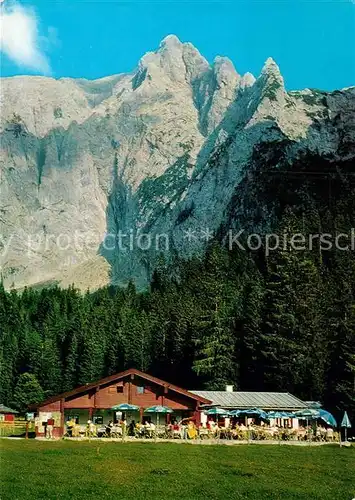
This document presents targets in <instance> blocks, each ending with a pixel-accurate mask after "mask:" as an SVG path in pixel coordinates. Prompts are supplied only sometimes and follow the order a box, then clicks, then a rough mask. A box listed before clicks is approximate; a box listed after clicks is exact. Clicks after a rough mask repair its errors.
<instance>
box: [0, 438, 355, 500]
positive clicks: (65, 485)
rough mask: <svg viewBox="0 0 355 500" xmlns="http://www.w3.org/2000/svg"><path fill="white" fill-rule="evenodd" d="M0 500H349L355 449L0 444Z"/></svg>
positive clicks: (353, 487) (352, 493)
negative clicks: (0, 484) (104, 499)
mask: <svg viewBox="0 0 355 500" xmlns="http://www.w3.org/2000/svg"><path fill="white" fill-rule="evenodd" d="M0 446H1V481H2V486H1V499H2V500H10V499H11V500H16V499H21V500H22V499H36V500H37V499H46V500H49V499H62V498H64V499H97V500H100V499H102V498H110V499H111V500H112V499H116V498H117V499H118V498H119V499H122V500H125V499H127V500H128V499H129V500H132V499H150V500H155V499H160V498H162V499H174V500H175V499H185V500H195V499H197V500H198V499H204V500H209V499H226V498H230V499H238V498H249V499H261V500H267V499H280V500H281V499H282V500H283V499H286V500H287V499H307V500H310V499H321V500H326V499H329V500H335V499H349V500H351V499H352V498H353V497H355V480H354V477H355V448H352V449H346V448H339V447H338V446H321V447H311V446H310V447H296V446H277V445H271V446H267V445H250V446H248V445H238V446H223V445H216V446H214V445H210V446H199V445H194V446H191V445H186V444H175V443H171V444H170V443H109V442H108V443H105V442H96V443H94V442H91V443H90V442H69V441H57V442H41V441H32V440H28V441H25V440H19V441H15V440H6V439H3V440H1V441H0Z"/></svg>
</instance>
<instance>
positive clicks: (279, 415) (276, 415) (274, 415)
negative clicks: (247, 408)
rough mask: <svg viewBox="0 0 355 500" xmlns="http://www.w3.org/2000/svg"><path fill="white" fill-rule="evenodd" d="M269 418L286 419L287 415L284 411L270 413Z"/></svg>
mask: <svg viewBox="0 0 355 500" xmlns="http://www.w3.org/2000/svg"><path fill="white" fill-rule="evenodd" d="M267 416H268V418H284V417H285V413H284V412H283V411H269V413H268V414H267Z"/></svg>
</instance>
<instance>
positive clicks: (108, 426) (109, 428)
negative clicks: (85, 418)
mask: <svg viewBox="0 0 355 500" xmlns="http://www.w3.org/2000/svg"><path fill="white" fill-rule="evenodd" d="M112 427H113V422H112V420H110V421H109V423H108V424H107V425H106V426H105V429H106V434H107V435H108V436H111V430H112Z"/></svg>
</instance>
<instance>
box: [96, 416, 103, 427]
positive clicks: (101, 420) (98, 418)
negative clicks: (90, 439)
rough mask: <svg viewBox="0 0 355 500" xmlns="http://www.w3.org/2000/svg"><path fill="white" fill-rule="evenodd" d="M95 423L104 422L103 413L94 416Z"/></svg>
mask: <svg viewBox="0 0 355 500" xmlns="http://www.w3.org/2000/svg"><path fill="white" fill-rule="evenodd" d="M93 422H94V424H98V425H102V424H103V423H104V417H103V416H102V415H95V416H94V417H93Z"/></svg>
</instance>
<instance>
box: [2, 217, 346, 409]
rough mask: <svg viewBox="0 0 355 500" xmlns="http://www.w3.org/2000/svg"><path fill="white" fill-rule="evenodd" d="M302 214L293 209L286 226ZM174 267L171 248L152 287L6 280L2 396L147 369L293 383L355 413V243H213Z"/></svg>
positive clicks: (23, 396)
mask: <svg viewBox="0 0 355 500" xmlns="http://www.w3.org/2000/svg"><path fill="white" fill-rule="evenodd" d="M313 217H316V216H315V215H313ZM310 219H312V214H310V215H309V217H308V218H307V220H310ZM340 223H341V221H340ZM300 224H304V221H303V222H301V219H300V218H299V217H297V216H295V215H294V214H292V213H290V212H289V213H288V212H287V211H286V212H285V214H284V216H283V219H282V221H281V224H280V232H284V231H291V230H292V231H297V230H300V229H302V228H300V227H299V226H300ZM173 269H174V272H173V273H172V272H171V264H169V266H168V265H167V264H166V263H165V261H164V259H163V257H162V258H161V262H160V264H159V265H158V266H157V268H156V270H155V272H154V274H153V277H152V281H151V285H150V288H149V290H147V291H137V290H136V289H135V286H134V285H133V283H130V284H129V285H128V286H127V287H125V288H114V287H107V288H103V289H100V290H98V291H96V292H93V293H89V292H87V293H86V294H82V293H80V292H79V291H78V290H76V289H75V287H74V286H72V287H70V288H68V289H60V288H58V287H51V288H44V289H38V290H36V289H31V288H27V289H25V290H22V291H21V292H17V291H15V290H10V291H5V290H4V288H3V287H2V286H1V287H0V329H1V351H0V359H1V389H0V391H1V392H0V401H1V402H2V403H3V404H8V405H13V406H15V407H17V408H19V409H24V408H25V407H26V405H28V404H29V403H33V402H38V401H40V400H42V399H44V398H45V397H48V396H50V395H54V394H57V393H60V392H62V391H67V390H69V389H71V388H73V387H75V386H77V385H79V384H85V383H87V382H90V381H94V380H97V379H100V378H101V377H104V376H106V375H110V374H113V373H115V372H119V371H121V370H124V369H127V368H129V367H136V368H138V369H140V370H143V371H147V372H149V373H151V374H153V375H156V376H158V377H161V378H163V379H165V380H167V381H170V382H171V383H176V384H179V385H180V386H182V387H186V388H188V389H198V388H207V389H215V390H217V389H220V390H224V388H225V385H226V384H233V385H234V387H235V389H238V390H245V391H264V390H265V391H266V390H269V391H289V392H291V393H293V394H295V395H296V396H298V397H300V398H301V399H304V400H316V401H321V402H322V404H323V405H324V406H325V407H326V408H327V409H328V410H330V411H333V412H335V414H338V415H339V414H340V412H341V411H343V410H345V409H346V410H348V411H349V413H350V415H351V416H353V415H354V413H355V398H354V393H355V333H354V332H355V259H354V252H351V251H342V250H337V249H334V248H333V249H331V250H329V251H325V250H319V249H317V248H315V249H313V250H312V251H309V250H307V251H302V252H300V251H295V250H291V249H290V248H285V247H283V248H280V249H278V250H275V251H273V252H271V253H270V255H269V256H267V257H265V253H264V252H244V251H242V250H240V249H238V248H234V249H233V250H232V251H230V250H229V249H227V248H225V246H223V245H221V244H217V243H213V244H211V245H210V247H209V248H208V250H207V252H206V254H205V256H204V257H201V258H197V257H196V258H193V259H191V260H188V261H181V260H180V261H176V262H175V263H174V265H173ZM338 412H339V413H338Z"/></svg>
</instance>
